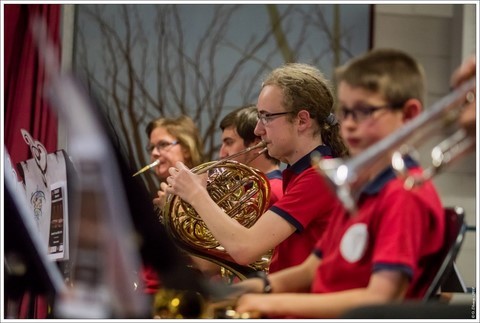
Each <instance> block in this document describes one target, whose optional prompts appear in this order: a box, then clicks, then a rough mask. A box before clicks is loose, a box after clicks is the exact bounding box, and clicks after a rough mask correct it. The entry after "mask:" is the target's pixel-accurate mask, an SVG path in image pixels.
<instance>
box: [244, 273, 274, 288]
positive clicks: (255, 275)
mask: <svg viewBox="0 0 480 323" xmlns="http://www.w3.org/2000/svg"><path fill="white" fill-rule="evenodd" d="M249 277H251V278H260V279H261V280H262V281H263V293H264V294H268V293H271V292H272V285H271V284H270V279H268V275H267V273H266V272H264V271H257V272H255V273H253V274H252V275H250V276H249Z"/></svg>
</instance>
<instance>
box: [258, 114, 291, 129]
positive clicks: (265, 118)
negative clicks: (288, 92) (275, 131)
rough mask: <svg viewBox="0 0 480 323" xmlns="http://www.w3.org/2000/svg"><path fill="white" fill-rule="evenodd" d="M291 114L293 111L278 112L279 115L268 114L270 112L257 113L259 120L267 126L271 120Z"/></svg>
mask: <svg viewBox="0 0 480 323" xmlns="http://www.w3.org/2000/svg"><path fill="white" fill-rule="evenodd" d="M289 113H293V111H286V112H277V113H268V112H265V111H262V112H257V118H258V120H260V122H261V123H262V124H263V125H264V126H265V125H267V124H268V123H269V122H270V120H272V119H274V118H276V117H279V116H283V115H286V114H289Z"/></svg>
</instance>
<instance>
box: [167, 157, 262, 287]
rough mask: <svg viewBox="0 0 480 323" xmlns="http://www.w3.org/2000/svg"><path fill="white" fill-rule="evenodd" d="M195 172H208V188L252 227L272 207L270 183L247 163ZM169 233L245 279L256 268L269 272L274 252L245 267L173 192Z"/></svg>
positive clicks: (214, 165) (200, 168) (205, 167)
mask: <svg viewBox="0 0 480 323" xmlns="http://www.w3.org/2000/svg"><path fill="white" fill-rule="evenodd" d="M192 172H193V173H195V174H201V173H207V174H208V179H207V191H208V193H209V195H210V197H211V198H212V199H213V200H214V202H215V203H216V204H217V205H218V206H219V207H220V208H221V209H222V210H223V211H224V212H225V213H226V214H227V215H228V216H229V217H231V218H232V219H235V220H236V221H237V222H239V223H240V224H241V225H242V226H244V227H246V228H249V227H251V226H252V225H253V224H254V223H255V222H256V221H257V220H258V218H259V217H260V215H262V214H263V213H264V212H265V211H266V209H267V208H268V204H269V200H270V183H269V181H268V178H267V177H266V176H265V175H264V174H263V173H262V172H260V171H259V170H257V169H255V168H252V167H249V166H247V165H245V164H242V163H239V162H236V161H233V160H222V161H221V162H219V161H212V162H207V163H204V164H201V165H199V166H197V167H194V168H192ZM163 222H164V225H165V228H166V229H167V232H168V233H169V234H170V235H171V237H172V238H173V240H174V241H176V243H177V244H178V245H179V247H180V248H182V249H183V250H185V251H186V252H188V253H190V254H193V255H195V256H198V257H201V258H204V259H206V260H209V261H212V262H214V263H216V264H218V265H220V266H221V267H223V268H226V269H228V270H229V271H231V272H232V273H233V274H234V275H235V276H237V277H238V278H240V279H241V280H243V279H245V278H246V277H247V276H248V275H249V274H251V273H253V272H255V271H265V270H266V269H267V268H268V265H269V263H270V257H271V254H270V253H268V254H267V255H265V256H263V257H262V258H261V259H259V260H257V261H256V262H254V263H252V264H250V265H248V266H242V265H239V264H237V263H236V262H235V261H234V259H233V258H232V257H231V256H230V255H229V253H228V252H227V251H226V250H225V249H224V248H223V247H222V246H221V244H220V243H219V242H218V241H217V240H216V239H215V237H214V236H213V235H212V233H211V232H210V230H209V229H208V227H207V226H206V225H205V223H204V221H203V220H202V218H201V217H200V216H199V215H198V213H197V212H196V211H195V209H194V208H193V207H192V206H191V205H190V204H188V203H187V202H185V201H183V200H182V199H180V198H179V197H178V196H176V195H169V196H168V197H167V201H166V204H165V207H164V210H163Z"/></svg>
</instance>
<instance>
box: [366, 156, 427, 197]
mask: <svg viewBox="0 0 480 323" xmlns="http://www.w3.org/2000/svg"><path fill="white" fill-rule="evenodd" d="M405 165H406V167H407V168H408V169H411V168H414V167H418V166H419V164H418V163H417V162H416V161H415V160H414V159H413V158H412V157H410V156H405ZM395 178H397V175H396V174H395V171H394V170H393V168H392V166H390V167H388V168H386V169H385V170H383V171H382V172H381V173H380V174H379V175H378V176H377V177H375V178H374V180H373V181H371V182H369V183H368V184H367V185H366V186H365V188H363V189H362V193H361V194H366V195H374V194H377V193H378V192H380V190H381V189H382V188H383V187H384V186H385V185H387V183H388V182H390V181H391V180H393V179H395Z"/></svg>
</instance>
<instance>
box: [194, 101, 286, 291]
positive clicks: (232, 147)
mask: <svg viewBox="0 0 480 323" xmlns="http://www.w3.org/2000/svg"><path fill="white" fill-rule="evenodd" d="M257 121H258V118H257V108H256V107H255V105H253V104H249V105H246V106H243V107H240V108H237V109H235V110H233V111H231V112H230V113H228V114H227V115H226V116H225V117H223V119H222V120H221V121H220V129H221V130H222V146H221V147H220V153H219V157H220V158H222V159H223V158H228V157H229V156H232V155H234V154H236V153H239V152H242V151H244V150H246V149H247V148H249V147H252V146H255V145H257V144H258V143H259V142H260V141H261V140H262V139H261V138H260V137H259V136H257V135H255V133H254V131H255V127H256V125H257ZM260 150H261V149H257V150H251V151H249V152H247V153H245V154H241V155H239V156H237V157H235V158H234V159H233V160H235V161H237V162H239V163H242V164H245V165H248V166H250V167H253V168H256V169H258V170H259V171H261V172H263V173H264V174H265V175H266V176H267V178H268V180H269V183H270V201H269V203H268V206H271V205H273V204H274V203H275V202H276V201H278V199H279V198H281V197H282V196H283V188H282V172H281V171H280V167H279V165H280V161H279V160H278V159H275V158H272V157H270V156H269V155H268V153H267V152H263V153H261V154H259V152H260ZM195 262H196V265H197V268H198V269H199V270H200V271H201V272H202V273H204V275H206V276H208V277H211V278H218V277H219V273H220V272H221V275H220V277H221V279H223V280H224V281H226V282H228V283H231V282H233V281H235V277H233V276H232V275H231V274H230V272H229V271H228V270H225V268H224V270H223V271H221V268H220V267H219V266H218V265H216V264H214V263H212V262H209V261H207V260H199V261H195Z"/></svg>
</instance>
